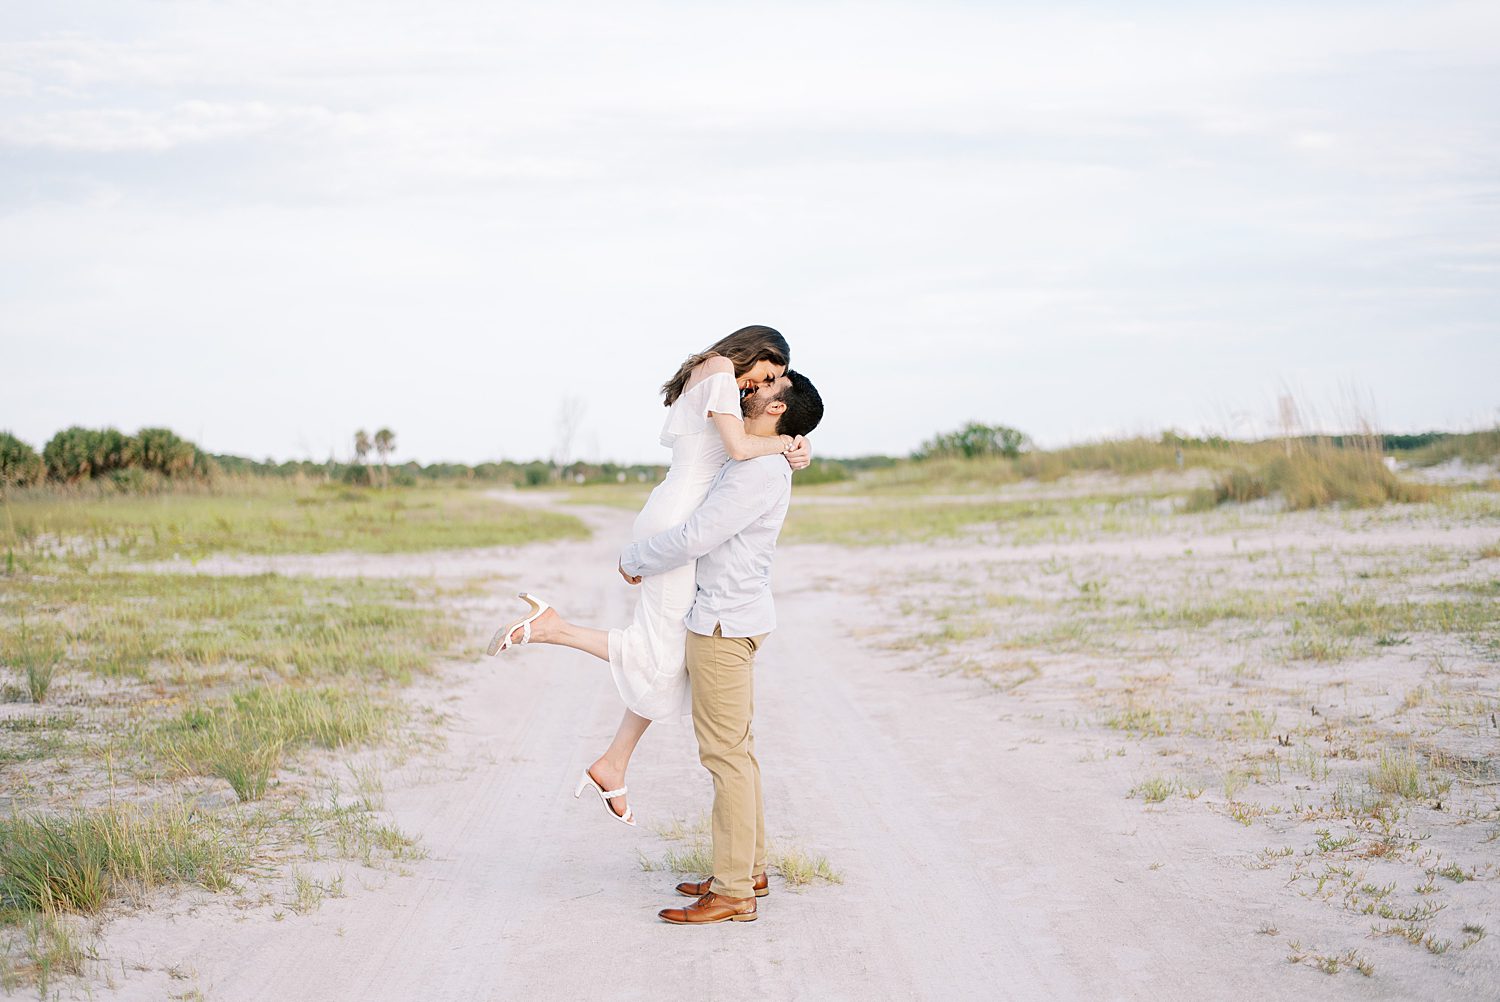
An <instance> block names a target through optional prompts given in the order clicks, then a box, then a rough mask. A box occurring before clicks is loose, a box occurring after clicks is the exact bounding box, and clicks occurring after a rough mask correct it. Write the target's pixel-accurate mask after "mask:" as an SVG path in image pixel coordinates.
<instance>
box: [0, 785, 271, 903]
mask: <svg viewBox="0 0 1500 1002" xmlns="http://www.w3.org/2000/svg"><path fill="white" fill-rule="evenodd" d="M241 862H242V857H241V856H240V855H239V853H238V851H236V850H234V849H232V848H230V846H229V845H228V844H227V843H226V842H225V841H224V840H222V839H220V838H217V837H215V833H213V832H212V831H210V830H208V829H207V827H206V825H205V823H204V822H203V821H202V820H201V819H200V818H198V817H197V816H196V815H194V814H193V813H192V812H191V811H190V810H188V809H186V808H176V809H168V808H158V809H152V810H145V809H134V808H131V807H126V806H110V807H107V808H101V809H97V810H74V811H71V812H68V813H65V814H52V815H45V814H38V815H20V816H17V817H11V818H0V909H15V910H17V911H22V912H48V913H53V912H73V913H80V914H92V913H94V912H97V911H98V910H99V909H100V908H101V907H103V905H104V904H105V902H106V901H108V900H109V898H110V897H111V895H112V894H114V893H115V892H117V891H120V890H122V889H124V888H125V887H127V886H134V887H140V888H143V889H150V888H153V887H157V886H159V885H162V884H166V883H172V882H178V881H190V882H195V883H199V884H202V885H203V886H205V887H208V888H209V889H211V890H220V889H223V888H224V887H227V886H229V885H230V883H231V877H232V875H233V873H234V872H235V870H236V869H238V867H239V866H240V865H241Z"/></svg>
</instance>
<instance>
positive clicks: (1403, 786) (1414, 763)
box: [1370, 749, 1423, 799]
mask: <svg viewBox="0 0 1500 1002" xmlns="http://www.w3.org/2000/svg"><path fill="white" fill-rule="evenodd" d="M1370 787H1371V789H1374V790H1376V791H1378V792H1380V793H1393V794H1395V795H1397V796H1400V797H1406V798H1408V799H1410V798H1412V797H1420V796H1422V794H1423V783H1422V766H1421V763H1420V762H1419V761H1418V759H1417V757H1416V756H1415V755H1413V754H1412V753H1411V752H1409V751H1405V750H1399V749H1398V750H1395V751H1392V750H1389V749H1382V751H1381V752H1380V761H1379V762H1377V763H1376V765H1375V768H1374V770H1372V771H1371V773H1370Z"/></svg>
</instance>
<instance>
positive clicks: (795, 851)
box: [766, 846, 844, 887]
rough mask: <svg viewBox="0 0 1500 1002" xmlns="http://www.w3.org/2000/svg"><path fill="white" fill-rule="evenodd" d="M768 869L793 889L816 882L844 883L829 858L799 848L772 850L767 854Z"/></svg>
mask: <svg viewBox="0 0 1500 1002" xmlns="http://www.w3.org/2000/svg"><path fill="white" fill-rule="evenodd" d="M766 867H767V869H770V870H775V871H776V872H777V873H779V874H781V879H783V880H785V881H786V882H787V884H788V885H789V886H791V887H803V886H806V885H807V884H811V883H813V882H815V881H816V882H821V883H825V884H842V883H843V882H844V875H843V874H841V873H839V872H838V871H837V870H835V869H834V868H833V865H832V864H831V863H829V862H828V857H827V856H825V855H823V854H822V853H811V852H808V851H806V850H805V849H802V848H800V847H798V846H792V847H790V848H788V849H772V850H771V851H770V852H769V853H767V859H766Z"/></svg>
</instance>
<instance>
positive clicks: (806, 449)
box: [786, 435, 812, 470]
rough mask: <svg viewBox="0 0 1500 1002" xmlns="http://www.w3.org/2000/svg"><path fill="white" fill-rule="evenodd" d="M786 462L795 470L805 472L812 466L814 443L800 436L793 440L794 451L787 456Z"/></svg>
mask: <svg viewBox="0 0 1500 1002" xmlns="http://www.w3.org/2000/svg"><path fill="white" fill-rule="evenodd" d="M786 461H787V463H788V464H789V465H790V466H791V468H792V469H794V470H805V469H807V468H808V467H809V466H811V465H812V443H811V442H809V441H808V440H807V439H805V438H803V437H802V436H801V435H798V436H797V437H796V438H794V439H792V449H791V451H790V452H788V453H787V454H786Z"/></svg>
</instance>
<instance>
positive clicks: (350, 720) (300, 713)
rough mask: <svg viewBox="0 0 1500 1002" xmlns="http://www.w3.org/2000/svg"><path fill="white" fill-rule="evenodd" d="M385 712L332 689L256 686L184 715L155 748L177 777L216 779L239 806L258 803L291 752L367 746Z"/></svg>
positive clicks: (385, 721) (383, 725)
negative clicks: (292, 749) (303, 748)
mask: <svg viewBox="0 0 1500 1002" xmlns="http://www.w3.org/2000/svg"><path fill="white" fill-rule="evenodd" d="M390 713H391V711H390V710H389V709H388V708H387V707H384V706H381V705H378V704H376V703H373V702H371V701H370V699H369V698H368V697H366V696H363V695H360V694H356V693H348V692H343V691H340V690H337V689H328V688H320V689H297V688H291V687H281V688H274V689H273V688H268V687H265V686H261V687H257V688H254V689H249V690H246V691H244V692H240V693H236V694H235V695H234V696H233V697H231V698H230V699H229V700H228V701H227V702H225V703H222V704H220V705H217V706H211V707H203V706H198V707H190V708H189V709H187V710H184V711H183V713H182V714H181V715H180V716H179V717H178V718H177V719H176V720H175V721H173V722H172V723H170V724H169V725H167V726H166V727H164V728H163V729H162V731H161V732H160V733H159V734H158V736H157V749H158V751H159V752H160V753H161V754H162V755H163V756H164V757H165V758H166V759H167V760H168V761H169V762H171V763H172V764H173V765H174V766H175V767H177V768H178V769H179V770H181V771H182V772H184V773H193V774H199V775H206V776H218V777H219V778H221V779H224V780H227V781H228V782H229V785H230V786H231V787H233V788H234V792H235V795H236V796H237V797H239V799H240V800H258V799H260V798H261V797H262V796H264V795H265V792H266V787H267V785H268V784H269V782H270V780H271V777H272V776H274V775H275V773H276V769H277V768H278V767H279V766H280V764H281V759H282V755H283V753H284V752H285V751H286V750H287V749H288V748H289V747H295V746H299V745H319V746H321V747H324V748H337V747H342V746H345V745H356V744H362V743H365V742H369V741H372V740H374V739H375V738H377V737H379V736H380V735H382V734H383V733H384V732H385V731H386V729H387V728H388V727H389V726H390Z"/></svg>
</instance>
